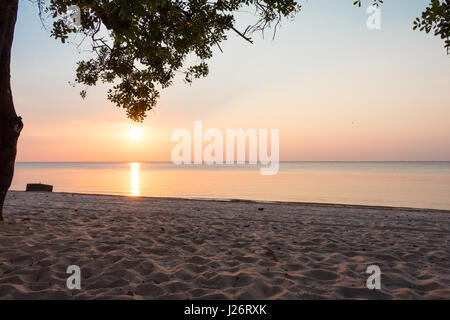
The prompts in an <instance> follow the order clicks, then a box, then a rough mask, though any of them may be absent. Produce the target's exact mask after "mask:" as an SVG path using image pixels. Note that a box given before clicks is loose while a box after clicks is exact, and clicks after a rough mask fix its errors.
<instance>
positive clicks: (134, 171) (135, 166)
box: [130, 162, 141, 197]
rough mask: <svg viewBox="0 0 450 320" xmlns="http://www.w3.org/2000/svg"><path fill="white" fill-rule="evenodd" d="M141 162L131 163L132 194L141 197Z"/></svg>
mask: <svg viewBox="0 0 450 320" xmlns="http://www.w3.org/2000/svg"><path fill="white" fill-rule="evenodd" d="M140 166H141V165H140V163H138V162H133V163H130V167H131V196H133V197H139V196H140V195H141V194H140V188H139V169H140Z"/></svg>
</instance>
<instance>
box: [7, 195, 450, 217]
mask: <svg viewBox="0 0 450 320" xmlns="http://www.w3.org/2000/svg"><path fill="white" fill-rule="evenodd" d="M9 192H21V193H22V192H23V193H42V194H47V193H46V192H27V191H23V190H10V191H9ZM52 193H55V194H66V195H72V194H73V195H88V196H94V197H123V198H131V199H154V200H186V201H212V202H243V203H255V204H258V203H259V204H275V205H276V204H279V205H304V206H314V207H317V206H319V207H320V206H323V207H337V208H351V207H356V208H361V209H383V210H402V211H421V212H423V211H431V212H433V211H436V212H447V213H449V214H450V210H448V209H433V208H416V207H403V206H398V207H397V206H381V205H364V204H348V203H326V202H304V201H267V200H258V199H254V200H252V199H235V198H195V197H152V196H129V195H121V194H107V193H83V192H52Z"/></svg>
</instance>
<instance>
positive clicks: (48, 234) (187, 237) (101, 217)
mask: <svg viewBox="0 0 450 320" xmlns="http://www.w3.org/2000/svg"><path fill="white" fill-rule="evenodd" d="M5 218H6V222H5V223H2V224H0V299H72V298H74V299H93V298H95V299H111V298H113V299H321V298H325V299H450V272H449V271H450V251H449V249H448V248H450V211H441V210H426V209H407V208H389V207H369V206H350V205H325V204H299V203H295V204H294V203H256V202H243V201H200V200H183V199H170V198H169V199H168V198H131V197H119V196H101V195H81V194H67V193H25V192H10V193H9V194H8V197H7V201H6V206H5ZM69 265H77V266H79V267H80V269H81V290H69V289H67V287H66V280H67V278H68V277H69V276H70V275H69V274H67V273H66V270H67V267H68V266H69ZM370 265H378V266H379V267H380V269H381V289H380V290H369V289H367V287H366V281H367V278H368V277H369V276H370V274H367V273H366V269H367V267H368V266H370Z"/></svg>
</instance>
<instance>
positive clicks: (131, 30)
mask: <svg viewBox="0 0 450 320" xmlns="http://www.w3.org/2000/svg"><path fill="white" fill-rule="evenodd" d="M368 2H369V3H370V2H372V3H373V4H375V5H381V4H382V3H383V0H369V1H368ZM45 3H46V2H45V1H44V0H38V4H39V7H40V9H41V13H47V14H50V15H51V16H52V17H53V18H54V22H53V28H52V31H51V35H52V36H53V37H54V38H56V39H60V40H61V41H62V42H63V43H64V42H66V40H67V39H68V38H69V36H70V35H71V34H81V35H83V41H84V40H86V39H88V40H89V41H90V46H91V48H92V50H93V52H94V53H95V54H94V56H93V57H92V58H91V59H88V60H84V61H81V62H78V68H77V73H76V82H77V83H79V84H82V85H84V86H86V88H87V87H89V86H94V85H96V84H97V83H98V82H99V81H101V82H104V83H111V84H113V86H112V89H110V90H109V92H108V99H109V100H111V101H112V102H114V103H115V104H116V105H117V106H119V107H123V108H125V109H126V111H127V115H128V117H129V118H131V119H133V120H135V121H143V119H144V118H145V115H146V112H147V111H149V110H151V109H152V108H153V107H154V106H155V105H156V102H157V99H158V97H159V92H160V90H161V89H164V88H166V87H168V86H170V85H171V84H172V81H173V79H174V77H175V75H176V74H177V73H180V72H181V73H183V74H184V79H185V81H186V82H187V83H191V82H192V80H193V79H194V78H200V77H204V76H206V75H207V74H208V72H209V70H208V64H207V60H208V59H210V58H211V57H212V54H213V50H212V48H213V46H218V47H219V48H220V43H221V42H222V41H223V40H225V39H226V38H227V32H228V31H233V32H235V33H237V34H238V35H239V36H241V37H242V38H243V39H245V40H247V41H249V42H252V39H251V38H250V36H251V35H252V33H254V32H255V31H262V32H264V30H265V29H266V28H268V27H271V26H274V27H275V31H276V27H277V26H278V24H279V23H280V21H281V19H282V18H284V17H292V16H293V15H295V14H296V13H297V12H299V11H300V9H301V6H300V5H299V4H298V3H297V2H296V1H294V0H214V1H208V0H134V1H133V0H97V1H95V0H49V2H48V3H47V4H45ZM354 4H355V5H359V6H361V0H357V1H355V2H354ZM72 6H77V7H78V8H79V9H80V17H81V19H80V22H81V23H80V25H79V26H74V25H70V24H68V23H67V18H66V16H65V13H67V11H68V10H70V8H71V7H72ZM449 7H450V6H449V0H446V1H438V0H432V1H431V3H430V6H429V7H428V8H427V9H426V11H425V12H423V13H422V16H421V18H417V20H416V21H415V22H414V29H416V28H419V29H420V30H424V31H426V32H430V31H432V30H433V31H434V33H435V35H437V36H440V37H441V38H442V39H445V47H446V48H447V49H449V48H450V41H449V21H450V19H449V12H450V10H449ZM249 8H250V9H253V10H254V11H255V13H256V17H257V18H256V21H255V23H254V24H253V25H250V26H248V27H247V28H246V29H245V30H242V31H239V30H238V29H237V27H236V26H235V23H236V21H235V14H236V13H237V12H239V11H240V10H243V9H246V10H248V9H249ZM220 50H221V49H220ZM188 57H193V58H195V59H188ZM188 60H197V62H196V63H195V64H191V65H190V64H189V63H188ZM81 95H82V97H85V96H86V90H82V92H81Z"/></svg>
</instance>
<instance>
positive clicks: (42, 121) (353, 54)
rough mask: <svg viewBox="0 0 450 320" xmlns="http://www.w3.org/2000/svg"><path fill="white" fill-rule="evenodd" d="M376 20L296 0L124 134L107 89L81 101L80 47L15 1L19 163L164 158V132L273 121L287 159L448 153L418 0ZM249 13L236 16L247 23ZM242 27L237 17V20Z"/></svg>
mask: <svg viewBox="0 0 450 320" xmlns="http://www.w3.org/2000/svg"><path fill="white" fill-rule="evenodd" d="M385 2H386V3H385V5H384V6H383V7H382V17H381V19H382V20H381V22H382V29H381V30H377V31H374V30H372V31H371V30H368V29H367V27H366V19H367V18H368V15H367V14H366V11H365V9H366V5H363V7H361V8H358V7H355V6H353V5H352V3H353V0H348V1H325V0H312V1H308V2H306V1H302V2H301V3H303V5H304V8H303V11H302V12H301V13H300V14H299V15H298V16H297V17H296V19H295V21H284V22H283V24H282V27H281V28H280V29H279V30H278V32H277V36H276V38H275V40H272V37H271V34H270V33H267V34H266V37H265V39H263V38H262V37H261V36H260V35H259V34H255V35H254V36H253V38H254V40H255V43H254V44H253V45H250V44H249V43H247V42H245V41H243V40H242V39H241V38H238V37H237V36H235V35H230V37H229V40H228V41H227V42H225V43H223V44H222V45H221V47H222V49H223V51H224V53H223V54H222V53H220V51H219V50H218V49H217V50H215V52H216V54H215V56H214V58H213V59H212V60H211V61H210V75H209V76H208V77H207V78H203V79H200V80H196V81H195V82H194V83H193V85H192V86H189V85H186V84H184V83H183V81H182V80H181V79H178V80H176V81H175V85H174V86H172V87H171V88H169V89H167V90H165V91H163V92H162V97H161V99H160V101H159V103H158V105H157V107H156V109H155V110H154V111H153V112H151V113H150V114H149V116H148V117H147V119H146V121H145V122H144V123H143V124H142V132H141V133H142V135H141V137H140V138H139V139H132V137H131V136H130V134H129V131H130V130H131V128H132V127H133V123H132V122H131V121H130V120H128V119H127V118H126V115H125V111H124V110H123V109H120V108H117V107H116V106H114V105H113V104H112V103H110V102H109V101H107V100H106V90H107V87H105V86H98V87H96V88H90V89H89V91H88V96H87V99H86V100H82V99H81V98H80V96H79V91H80V88H73V87H71V86H70V85H69V83H68V82H69V81H73V79H74V77H75V72H74V71H75V66H76V61H78V60H80V58H82V57H83V55H80V54H79V53H78V52H77V49H76V47H75V45H62V44H60V43H59V42H58V41H56V40H54V39H51V38H50V36H49V31H46V30H44V29H43V28H42V26H41V23H40V20H39V17H38V14H37V9H36V8H35V6H34V5H33V4H32V3H30V2H29V1H20V8H19V16H18V22H17V27H16V33H15V42H14V47H13V62H12V86H13V88H12V89H13V94H14V97H15V104H16V110H17V112H18V114H19V115H21V116H22V117H23V118H24V123H25V128H24V130H23V134H22V136H21V138H20V141H19V152H18V159H17V160H18V161H169V160H170V153H171V149H172V147H173V146H174V144H175V143H173V142H171V141H170V136H171V133H172V131H173V130H175V129H177V128H186V129H189V130H192V126H193V122H194V121H195V120H202V121H203V125H204V127H205V128H218V129H220V130H224V129H226V128H243V129H248V128H255V129H263V128H267V129H272V128H277V129H280V159H281V160H284V161H288V160H289V161H290V160H305V161H316V160H318V161H341V160H342V161H344V160H387V161H389V160H446V161H448V160H450V90H449V87H450V57H449V56H447V55H446V52H445V50H444V48H443V41H442V40H440V39H437V38H435V37H433V36H432V35H426V34H425V33H421V32H418V31H413V30H412V22H413V20H414V18H415V17H417V16H419V15H420V13H421V12H422V10H423V9H424V7H425V5H426V4H427V1H424V0H395V1H385ZM251 18H252V14H251V13H247V14H244V13H243V19H244V21H246V20H250V19H251ZM244 24H245V23H244Z"/></svg>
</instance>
